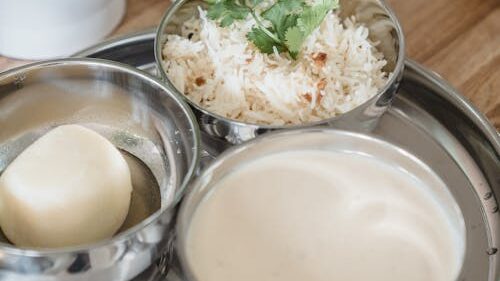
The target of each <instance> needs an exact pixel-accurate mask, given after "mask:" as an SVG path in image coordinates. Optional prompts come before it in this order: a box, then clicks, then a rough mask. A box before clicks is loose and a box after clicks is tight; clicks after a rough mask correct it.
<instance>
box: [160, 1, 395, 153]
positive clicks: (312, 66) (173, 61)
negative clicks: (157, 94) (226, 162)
mask: <svg viewBox="0 0 500 281" xmlns="http://www.w3.org/2000/svg"><path fill="white" fill-rule="evenodd" d="M325 3H330V4H332V5H335V6H332V7H334V8H333V9H330V10H328V11H326V10H324V11H322V10H321V9H320V8H321V7H324V6H325V5H326V4H325ZM293 5H296V6H294V7H293ZM321 5H323V6H321ZM276 6H278V7H276ZM318 7H319V8H318ZM287 13H288V14H287ZM321 13H323V14H321ZM311 15H313V16H311ZM289 21H290V22H291V23H290V24H288V22H289ZM310 23H313V24H317V25H316V26H315V25H313V24H310ZM308 24H309V25H308ZM286 28H288V29H287V30H286V31H281V32H280V29H283V30H284V29H286ZM301 32H302V33H301ZM304 34H306V35H307V36H305V35H304ZM297 38H299V39H297ZM281 39H282V41H280V40H281ZM295 39H297V40H295ZM273 40H274V41H273ZM269 41H270V42H271V43H269ZM297 42H298V43H297ZM155 56H156V62H157V66H158V71H159V73H160V75H161V76H162V79H163V80H164V82H165V83H166V85H167V87H168V88H170V89H171V90H172V91H173V92H174V93H175V94H177V95H180V96H182V97H183V98H184V99H185V100H186V101H187V102H188V103H189V104H190V105H191V107H192V108H193V111H194V112H195V114H196V115H197V118H198V121H199V124H200V127H201V129H202V131H203V133H204V134H205V137H207V136H208V137H209V138H210V139H211V140H218V141H222V142H223V143H228V144H238V143H242V142H244V141H247V140H249V139H252V138H254V137H255V136H257V135H259V134H262V133H264V132H267V131H270V130H276V129H290V128H301V127H310V126H319V125H327V126H331V127H336V128H341V129H348V130H353V131H365V132H366V131H370V130H372V129H373V128H374V127H375V126H376V123H377V120H378V119H379V117H380V116H381V115H382V114H383V113H384V112H385V111H386V109H387V108H388V106H389V105H390V102H391V100H392V98H393V97H394V95H395V94H396V92H397V89H398V86H399V82H400V80H401V77H402V74H403V68H404V36H403V33H402V29H401V26H400V24H399V22H398V20H397V18H396V17H395V15H394V13H393V12H392V11H391V9H390V8H389V7H388V6H387V5H386V4H385V3H384V2H383V1H380V0H340V1H332V0H331V1H328V0H315V1H308V0H303V1H300V0H292V1H286V0H260V1H259V0H246V1H238V0H236V1H230V0H206V1H200V0H180V1H176V2H175V3H173V4H172V6H171V7H170V8H169V10H168V11H167V12H166V14H165V15H164V17H163V19H162V21H161V23H160V26H159V28H158V31H157V36H156V43H155Z"/></svg>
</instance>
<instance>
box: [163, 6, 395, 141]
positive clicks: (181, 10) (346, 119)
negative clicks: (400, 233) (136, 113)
mask: <svg viewBox="0 0 500 281" xmlns="http://www.w3.org/2000/svg"><path fill="white" fill-rule="evenodd" d="M198 6H203V7H206V3H205V2H204V1H200V0H180V1H176V2H175V3H173V4H172V6H171V7H170V8H169V9H168V11H167V12H166V13H165V15H164V16H163V19H162V21H161V23H160V26H159V28H158V30H157V34H156V40H155V41H156V42H155V57H156V63H157V67H158V70H159V72H160V74H161V76H162V78H163V80H164V81H165V84H166V85H167V87H168V88H169V89H170V90H171V91H173V92H174V93H176V94H177V95H178V96H182V97H183V98H184V99H185V100H186V101H187V102H188V103H189V104H190V105H191V107H192V108H193V111H194V113H195V115H196V117H197V119H198V123H199V124H200V127H201V130H202V133H204V137H207V138H209V139H210V142H220V144H219V145H218V146H222V147H225V146H227V145H228V144H238V143H242V142H244V141H247V140H249V139H252V138H254V137H256V136H257V135H260V134H262V133H265V132H267V131H271V130H276V129H291V128H302V127H310V126H317V125H329V126H331V127H336V128H342V129H348V130H356V131H370V130H371V129H373V128H374V127H375V125H376V123H377V120H378V118H379V117H380V116H381V115H382V114H383V113H384V112H385V111H386V109H387V107H388V106H389V104H390V103H391V101H392V98H393V97H394V95H395V94H396V92H397V90H398V87H399V82H400V81H401V78H402V75H403V68H404V49H405V46H404V36H403V32H402V29H401V26H400V24H399V22H398V20H397V18H396V16H395V15H394V13H393V12H392V11H391V9H390V8H389V7H388V6H387V5H386V4H385V3H384V2H383V1H381V0H341V1H340V6H341V13H340V15H341V17H343V18H346V17H349V16H352V15H354V16H356V17H357V19H358V21H359V22H361V23H363V24H365V25H366V26H367V27H368V28H369V30H370V37H371V39H372V40H374V41H379V42H380V45H379V46H378V49H379V50H380V51H381V52H382V53H383V54H384V56H385V58H386V60H387V61H388V64H387V66H386V68H385V71H387V72H391V73H392V76H391V77H390V79H389V80H388V82H387V84H386V85H385V86H384V87H383V88H382V89H381V90H380V91H379V92H378V94H376V95H375V96H374V97H372V98H371V99H369V100H368V101H366V102H365V103H363V104H362V105H360V106H358V107H356V108H354V109H353V110H351V111H349V112H347V113H344V114H342V115H340V116H337V117H333V118H330V119H326V120H323V121H319V122H315V123H310V124H304V125H294V126H292V125H290V126H266V125H258V124H247V123H243V122H239V121H236V120H230V119H228V118H225V117H223V116H220V115H217V114H215V113H212V112H208V111H207V110H205V109H203V108H201V107H200V106H198V105H196V104H195V103H193V102H191V101H190V100H189V99H188V98H186V97H185V96H184V95H183V94H182V93H181V92H179V91H178V90H177V89H176V88H175V86H174V85H173V84H172V82H171V81H170V80H169V78H168V76H167V75H166V73H165V70H164V68H163V63H162V60H163V55H162V49H163V45H164V44H165V41H166V35H168V34H180V30H181V26H182V24H183V23H184V21H186V20H188V19H189V18H191V17H193V16H195V15H196V13H197V10H196V7H198Z"/></svg>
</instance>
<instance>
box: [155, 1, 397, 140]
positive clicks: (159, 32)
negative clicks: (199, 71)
mask: <svg viewBox="0 0 500 281" xmlns="http://www.w3.org/2000/svg"><path fill="white" fill-rule="evenodd" d="M188 1H190V0H179V1H176V2H174V3H172V4H171V5H170V7H169V8H168V9H167V11H166V12H165V14H164V15H163V17H162V18H161V21H160V24H159V25H158V28H157V29H156V37H155V44H154V53H155V61H156V66H157V69H158V72H159V73H160V76H161V78H162V81H163V82H164V83H166V84H167V86H168V87H169V88H170V89H171V91H172V92H173V93H174V94H176V95H178V96H180V97H181V98H182V99H184V100H185V101H186V102H187V103H188V104H189V105H190V106H192V107H193V108H195V109H196V110H198V111H200V112H201V113H203V114H205V115H208V116H210V117H212V118H215V119H217V120H221V121H224V122H226V123H229V124H233V125H236V126H240V127H250V128H254V129H267V130H275V129H301V128H307V127H311V126H317V125H322V124H325V123H329V122H333V121H335V120H338V119H339V118H340V117H342V116H343V115H345V114H346V113H349V112H351V111H353V110H355V109H357V108H360V107H362V106H363V105H365V104H368V103H370V102H372V101H373V100H376V99H377V98H379V97H380V96H382V95H383V94H384V93H385V92H387V91H388V90H389V89H390V88H391V87H392V86H393V85H394V84H397V83H398V82H399V81H398V80H400V78H401V76H402V75H403V71H404V65H405V48H406V47H405V46H406V43H405V37H404V33H403V28H402V27H401V24H400V22H399V20H398V18H397V17H396V14H395V13H394V11H393V10H392V9H391V8H390V7H389V5H388V4H387V3H386V2H385V1H384V0H380V4H381V6H382V7H383V8H384V10H385V11H386V12H387V15H388V16H389V19H390V20H391V22H392V23H393V24H394V27H395V29H396V34H397V36H398V38H397V39H398V44H399V51H398V57H397V59H396V65H395V67H394V71H393V72H392V75H391V76H390V77H389V79H388V80H387V82H386V83H385V85H384V86H383V87H382V88H381V89H379V90H378V91H377V93H376V94H375V95H374V96H373V97H371V98H369V99H368V100H366V101H365V102H363V103H362V104H360V105H358V106H356V107H354V108H352V109H351V110H349V111H347V112H344V113H342V114H340V115H337V116H334V117H330V118H327V119H323V120H319V121H314V122H309V123H304V124H293V125H284V126H279V125H264V124H257V123H246V122H242V121H239V120H235V119H230V118H227V117H224V116H221V115H219V114H216V113H213V112H210V111H207V110H206V109H204V108H203V107H201V106H199V105H197V104H196V103H194V102H192V101H191V100H190V99H189V98H188V97H186V96H185V95H184V94H183V93H181V92H180V91H178V90H177V88H176V87H175V86H174V85H173V84H172V82H171V81H170V79H169V78H168V76H167V74H166V73H165V70H164V68H163V63H162V56H163V55H162V49H163V42H162V40H161V37H162V36H163V30H164V29H165V27H166V26H167V24H168V23H169V20H170V18H171V17H172V16H173V15H174V14H175V12H176V11H177V9H179V8H180V7H181V6H182V5H184V4H185V3H186V2H188Z"/></svg>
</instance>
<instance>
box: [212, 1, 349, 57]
mask: <svg viewBox="0 0 500 281" xmlns="http://www.w3.org/2000/svg"><path fill="white" fill-rule="evenodd" d="M263 1H264V0H206V2H207V3H208V4H209V5H210V6H209V9H208V17H209V18H210V19H212V20H219V23H220V26H222V27H226V26H229V25H231V24H232V23H233V22H234V21H236V20H244V19H246V18H247V17H248V15H249V14H250V15H251V16H252V17H253V18H254V19H255V22H256V26H254V27H253V28H252V30H251V31H250V32H249V33H248V34H247V39H248V40H249V41H251V42H252V43H253V44H254V45H255V46H256V47H257V48H258V49H259V50H260V51H261V52H263V53H265V54H271V53H273V52H274V48H276V50H277V51H278V52H280V53H282V52H288V53H289V54H290V57H292V58H293V59H296V58H297V55H298V53H299V51H300V48H301V47H302V44H303V43H304V41H305V40H306V39H307V37H308V36H309V35H310V34H311V33H312V32H313V31H314V30H315V29H316V28H317V27H318V26H319V25H320V24H321V22H323V20H324V18H325V16H326V15H327V13H328V12H329V11H330V10H333V9H337V8H338V7H339V1H338V0H316V1H315V2H314V3H313V4H312V5H308V4H307V3H306V1H305V0H277V1H276V2H275V3H274V4H273V5H272V6H270V7H269V8H267V9H266V10H264V11H263V12H262V13H260V14H259V13H258V9H257V7H258V6H259V5H260V4H261V3H262V2H263Z"/></svg>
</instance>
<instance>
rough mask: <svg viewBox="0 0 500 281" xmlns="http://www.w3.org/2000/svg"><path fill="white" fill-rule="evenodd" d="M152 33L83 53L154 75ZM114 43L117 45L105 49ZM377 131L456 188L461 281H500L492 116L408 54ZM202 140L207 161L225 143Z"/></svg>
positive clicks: (498, 182)
mask: <svg viewBox="0 0 500 281" xmlns="http://www.w3.org/2000/svg"><path fill="white" fill-rule="evenodd" d="M154 38H155V34H154V33H145V34H141V35H139V36H135V37H126V38H120V39H117V41H114V42H107V43H105V44H102V45H99V46H97V47H96V48H92V49H88V50H86V51H85V52H84V53H82V54H81V55H85V56H91V57H101V56H102V55H103V54H105V58H107V59H111V60H123V59H124V58H126V59H127V60H135V61H141V64H137V65H134V66H135V67H139V68H142V69H144V70H147V71H148V72H152V73H154V72H156V69H155V68H154V67H152V64H151V63H152V62H153V60H154V56H153V48H154ZM123 39H125V41H123ZM110 43H112V44H111V45H112V46H114V47H113V51H110V49H107V45H110ZM120 46H121V47H120ZM135 46H138V48H136V47H135ZM132 58H133V59H132ZM374 135H375V136H377V137H378V138H381V139H384V140H386V141H388V142H390V143H392V144H395V145H397V146H400V147H402V148H403V149H405V150H407V151H408V152H410V153H412V154H414V155H415V156H417V157H418V158H419V159H421V160H422V161H423V162H425V163H426V164H427V165H428V166H430V167H431V168H432V169H433V170H434V171H435V173H436V174H438V175H439V176H440V177H441V178H442V179H443V180H444V181H445V183H446V184H447V185H448V186H449V187H450V191H451V192H452V194H453V196H454V197H455V199H456V201H457V203H458V204H459V206H460V208H461V210H462V213H463V215H464V218H465V223H466V237H467V241H466V245H467V254H466V257H465V266H464V270H463V273H462V276H461V278H460V279H458V280H460V281H498V280H500V270H499V269H500V258H499V256H498V255H499V254H500V253H499V252H498V247H499V245H500V237H499V234H500V214H499V211H498V197H499V196H500V138H499V136H498V133H497V131H496V130H495V129H494V128H493V127H492V126H491V125H490V124H489V123H488V121H487V119H486V118H485V117H484V116H483V115H482V114H481V113H480V112H479V111H478V110H476V109H475V108H474V107H473V106H472V105H470V103H468V102H467V101H466V99H465V98H463V97H462V96H461V95H460V94H459V93H458V92H457V91H455V90H454V89H453V88H452V87H451V86H449V85H448V84H447V83H446V82H445V81H443V80H442V79H441V78H440V77H439V76H437V75H436V74H434V73H431V72H429V71H428V70H426V69H425V68H423V67H421V66H419V65H418V64H417V63H415V62H413V61H411V60H406V61H405V71H404V75H403V80H402V82H401V87H400V89H399V91H398V94H397V95H396V97H395V98H394V101H393V103H392V105H391V107H390V108H389V110H388V111H387V113H386V114H384V115H383V117H382V118H381V119H380V121H379V123H378V126H377V127H376V129H375V130H374ZM204 141H205V142H204V149H205V150H207V151H209V152H210V153H212V154H213V156H210V155H208V154H206V153H205V161H206V162H207V163H208V162H210V161H212V160H213V159H214V156H216V154H215V153H214V152H216V151H219V150H222V149H221V147H220V145H221V143H220V142H213V140H212V139H208V140H207V139H205V140H204ZM212 147H215V149H213V148H212ZM168 270H169V271H168V277H167V280H169V281H181V280H182V273H181V272H180V270H179V267H178V266H176V265H175V264H174V266H172V267H171V268H169V269H168ZM138 280H141V281H142V280H150V279H146V278H144V279H138Z"/></svg>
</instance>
